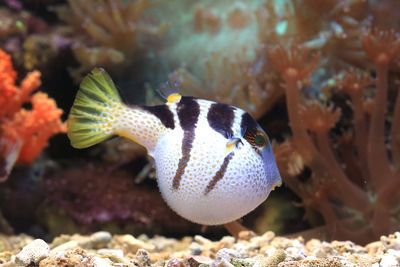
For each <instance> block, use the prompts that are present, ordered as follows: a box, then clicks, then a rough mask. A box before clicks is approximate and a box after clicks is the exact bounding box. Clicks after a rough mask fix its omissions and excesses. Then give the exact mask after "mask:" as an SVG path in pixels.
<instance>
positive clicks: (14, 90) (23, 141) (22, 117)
mask: <svg viewBox="0 0 400 267" xmlns="http://www.w3.org/2000/svg"><path fill="white" fill-rule="evenodd" d="M16 76H17V75H16V72H15V71H14V69H13V66H12V63H11V57H10V56H9V55H8V54H6V53H5V52H4V51H2V50H1V49H0V181H1V180H5V179H6V178H7V176H8V174H9V172H10V171H11V169H12V167H13V165H14V163H15V162H16V161H18V162H19V163H31V162H32V161H33V160H34V159H35V158H36V157H37V156H38V155H39V154H40V152H41V151H42V150H43V148H44V147H45V146H46V145H47V140H48V139H49V138H50V137H51V136H52V135H54V134H57V133H61V132H66V125H65V124H64V123H63V122H62V121H61V120H60V117H61V114H62V110H61V109H58V108H57V106H56V103H55V101H54V100H53V99H51V98H49V97H48V96H47V94H45V93H41V92H38V93H35V94H33V95H32V92H33V91H34V90H35V89H37V88H38V87H39V86H40V72H39V71H33V72H31V73H29V74H28V75H27V76H26V78H25V79H24V80H23V81H22V82H21V86H20V87H17V86H16V85H15V78H16ZM28 102H30V103H31V104H32V109H31V110H26V109H24V108H22V105H23V104H24V103H28Z"/></svg>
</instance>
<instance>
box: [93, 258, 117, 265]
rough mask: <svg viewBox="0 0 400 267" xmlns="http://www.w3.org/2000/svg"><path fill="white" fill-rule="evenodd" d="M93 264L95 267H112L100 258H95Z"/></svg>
mask: <svg viewBox="0 0 400 267" xmlns="http://www.w3.org/2000/svg"><path fill="white" fill-rule="evenodd" d="M92 263H93V266H94V267H112V265H111V264H110V263H109V262H108V261H107V260H105V259H102V258H100V257H94V258H93V259H92Z"/></svg>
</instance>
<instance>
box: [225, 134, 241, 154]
mask: <svg viewBox="0 0 400 267" xmlns="http://www.w3.org/2000/svg"><path fill="white" fill-rule="evenodd" d="M240 144H242V145H243V143H242V140H241V138H238V137H231V138H230V139H229V140H228V142H227V143H226V149H227V150H228V151H231V150H232V149H234V148H237V147H238V146H239V145H240Z"/></svg>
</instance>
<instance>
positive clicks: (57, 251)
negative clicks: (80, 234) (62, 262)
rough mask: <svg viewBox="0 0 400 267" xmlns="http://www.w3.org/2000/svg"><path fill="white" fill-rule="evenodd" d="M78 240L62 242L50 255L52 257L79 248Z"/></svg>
mask: <svg viewBox="0 0 400 267" xmlns="http://www.w3.org/2000/svg"><path fill="white" fill-rule="evenodd" d="M78 247H79V245H78V242H76V241H68V242H67V243H64V244H61V245H59V246H57V247H55V248H53V249H52V250H51V251H50V255H51V256H52V257H56V256H58V255H59V254H60V253H65V252H66V251H68V250H73V249H75V248H78Z"/></svg>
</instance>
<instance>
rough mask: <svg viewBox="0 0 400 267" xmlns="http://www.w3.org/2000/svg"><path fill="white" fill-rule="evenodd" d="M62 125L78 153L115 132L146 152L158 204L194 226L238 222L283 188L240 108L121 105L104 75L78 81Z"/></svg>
mask: <svg viewBox="0 0 400 267" xmlns="http://www.w3.org/2000/svg"><path fill="white" fill-rule="evenodd" d="M68 127H69V128H68V137H69V138H70V140H71V143H72V145H73V146H75V147H77V148H85V147H89V146H91V145H94V144H96V143H99V142H101V141H103V140H105V139H106V138H109V137H110V136H112V135H114V134H116V135H120V136H123V137H127V138H129V139H132V140H134V141H135V142H137V143H139V144H141V145H143V146H144V147H146V149H147V151H148V153H149V155H150V156H151V157H152V158H153V159H154V162H155V167H156V172H157V182H158V186H159V189H160V192H161V194H162V196H163V198H164V200H165V201H166V203H167V204H168V205H169V206H170V207H171V208H172V209H173V210H174V211H175V212H177V213H178V214H179V215H181V216H182V217H184V218H186V219H188V220H190V221H192V222H195V223H199V224H204V225H216V224H225V223H229V222H232V221H234V220H237V219H239V218H240V217H242V216H244V215H246V214H247V213H249V212H250V211H252V210H253V209H254V208H256V207H257V206H258V205H260V204H261V203H262V202H263V201H264V200H265V199H266V198H267V197H268V195H269V193H270V192H271V190H272V189H273V188H274V187H276V186H278V185H280V184H281V178H280V175H279V172H278V169H277V166H276V162H275V159H274V156H273V153H272V149H271V145H270V142H269V141H268V137H267V135H266V134H265V132H264V131H263V130H262V129H261V127H260V126H259V125H258V123H257V122H256V121H255V120H254V119H253V118H251V116H250V115H249V114H248V113H247V112H245V111H244V110H242V109H239V108H236V107H233V106H229V105H226V104H221V103H216V102H213V101H208V100H203V99H196V98H193V97H182V96H180V95H179V94H177V93H174V94H173V95H170V96H168V97H167V103H166V104H164V105H160V106H153V107H148V106H127V105H125V104H123V103H122V101H121V99H120V97H119V95H118V92H117V89H116V88H115V86H114V84H113V83H112V80H111V79H110V78H109V76H108V75H106V73H105V72H104V70H102V69H95V70H93V71H92V73H91V74H90V75H88V76H87V77H86V78H85V79H84V80H83V82H82V83H81V90H80V91H79V92H78V94H77V98H76V100H75V102H74V105H73V107H72V109H71V113H70V116H69V119H68ZM254 133H256V134H261V135H265V141H266V142H265V145H262V146H259V144H260V143H259V140H260V139H259V138H258V139H257V140H258V141H257V143H256V144H255V141H254V140H256V139H255V135H254ZM232 144H233V145H232Z"/></svg>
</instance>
